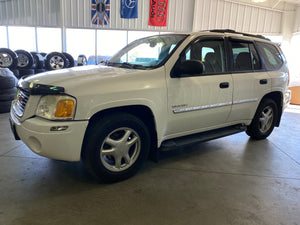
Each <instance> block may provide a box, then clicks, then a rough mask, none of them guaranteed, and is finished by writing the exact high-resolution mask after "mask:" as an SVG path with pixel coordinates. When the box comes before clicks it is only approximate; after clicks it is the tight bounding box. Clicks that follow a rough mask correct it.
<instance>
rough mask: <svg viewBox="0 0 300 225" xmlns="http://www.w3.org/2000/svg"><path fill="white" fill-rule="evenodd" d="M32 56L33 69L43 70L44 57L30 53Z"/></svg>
mask: <svg viewBox="0 0 300 225" xmlns="http://www.w3.org/2000/svg"><path fill="white" fill-rule="evenodd" d="M31 54H32V56H33V65H32V68H33V69H43V68H44V57H43V56H42V55H41V54H39V53H37V52H31Z"/></svg>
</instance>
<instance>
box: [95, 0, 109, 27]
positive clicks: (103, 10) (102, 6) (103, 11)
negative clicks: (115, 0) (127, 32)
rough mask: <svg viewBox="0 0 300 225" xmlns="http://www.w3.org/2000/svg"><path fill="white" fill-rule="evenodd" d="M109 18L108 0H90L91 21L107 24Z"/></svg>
mask: <svg viewBox="0 0 300 225" xmlns="http://www.w3.org/2000/svg"><path fill="white" fill-rule="evenodd" d="M109 20H110V0H92V23H93V24H96V25H108V24H109Z"/></svg>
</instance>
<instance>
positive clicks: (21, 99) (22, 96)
mask: <svg viewBox="0 0 300 225" xmlns="http://www.w3.org/2000/svg"><path fill="white" fill-rule="evenodd" d="M29 96H30V95H29V93H27V92H25V91H22V90H21V89H19V90H18V92H17V97H16V101H15V103H14V105H13V109H14V112H15V114H16V115H17V116H18V117H22V116H23V114H24V111H25V107H26V104H27V102H28V99H29Z"/></svg>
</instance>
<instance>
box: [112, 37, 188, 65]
mask: <svg viewBox="0 0 300 225" xmlns="http://www.w3.org/2000/svg"><path fill="white" fill-rule="evenodd" d="M185 37H186V35H173V34H172V35H162V36H152V37H148V38H143V39H139V40H137V41H134V42H132V43H131V44H129V45H128V46H127V47H126V48H124V49H122V50H121V51H120V52H118V53H117V54H116V55H114V56H113V57H112V58H111V59H110V60H109V62H108V65H110V66H117V67H125V68H132V69H143V68H145V69H146V68H148V67H156V66H158V65H159V64H160V63H161V62H163V61H164V60H165V59H166V58H167V57H168V56H169V55H170V54H172V53H173V51H174V49H176V47H177V46H178V45H179V44H180V43H181V41H182V40H184V38H185Z"/></svg>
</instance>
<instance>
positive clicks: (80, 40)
mask: <svg viewBox="0 0 300 225" xmlns="http://www.w3.org/2000/svg"><path fill="white" fill-rule="evenodd" d="M66 36H67V37H66V39H67V40H66V43H67V46H66V47H67V53H69V54H71V55H72V56H73V58H74V59H75V61H76V60H77V58H78V56H79V55H85V56H86V58H87V59H88V64H95V30H91V29H66Z"/></svg>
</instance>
